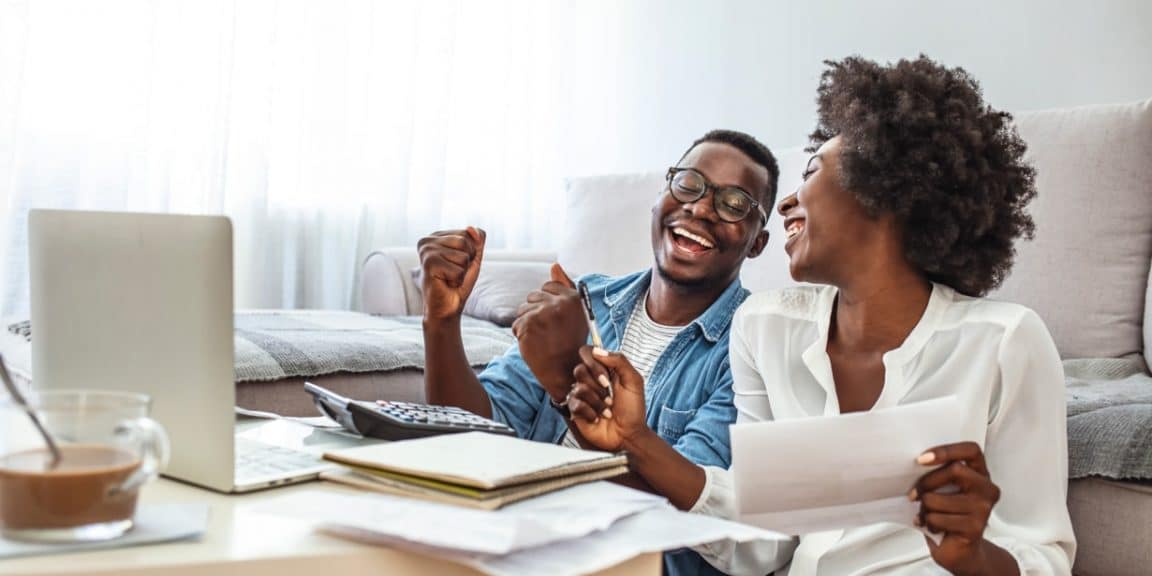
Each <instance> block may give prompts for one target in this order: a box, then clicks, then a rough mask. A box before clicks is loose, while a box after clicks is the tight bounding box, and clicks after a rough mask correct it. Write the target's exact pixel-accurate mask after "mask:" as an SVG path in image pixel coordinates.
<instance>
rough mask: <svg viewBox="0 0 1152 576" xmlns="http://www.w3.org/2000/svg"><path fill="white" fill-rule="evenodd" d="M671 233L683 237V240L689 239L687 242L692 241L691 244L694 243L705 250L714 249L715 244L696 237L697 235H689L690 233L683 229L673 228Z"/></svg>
mask: <svg viewBox="0 0 1152 576" xmlns="http://www.w3.org/2000/svg"><path fill="white" fill-rule="evenodd" d="M672 233H673V234H675V235H677V236H683V237H685V238H687V239H689V240H691V241H693V242H695V243H697V244H699V245H701V246H703V247H705V248H713V247H715V244H713V243H711V242H709V241H708V240H707V239H706V238H704V237H702V236H697V235H695V234H693V233H691V232H689V231H687V230H685V229H683V228H673V229H672Z"/></svg>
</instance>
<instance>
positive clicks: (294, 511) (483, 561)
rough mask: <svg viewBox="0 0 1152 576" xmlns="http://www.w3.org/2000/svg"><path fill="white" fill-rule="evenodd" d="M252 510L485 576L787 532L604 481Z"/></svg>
mask: <svg viewBox="0 0 1152 576" xmlns="http://www.w3.org/2000/svg"><path fill="white" fill-rule="evenodd" d="M257 511H259V512H263V513H266V514H274V515H277V516H288V517H292V518H297V519H300V520H305V521H308V522H310V523H312V524H314V525H315V526H316V527H317V529H319V530H321V531H323V532H326V533H329V534H333V535H337V536H340V537H344V538H349V539H353V540H356V541H358V542H363V543H368V544H377V545H386V546H396V547H399V548H404V549H408V550H414V551H417V552H421V553H425V554H430V555H434V556H436V557H439V558H447V559H450V560H453V561H456V562H459V563H462V564H466V565H469V566H473V567H475V568H477V569H479V570H481V571H482V572H485V573H488V574H499V575H504V574H509V575H512V574H515V575H517V576H523V575H531V574H547V575H549V576H565V575H569V574H571V575H574V574H587V573H589V572H595V571H597V570H602V569H605V568H608V567H610V566H613V565H615V564H618V563H620V562H622V561H624V560H627V559H629V558H632V557H633V556H636V555H638V554H642V553H646V552H656V551H660V550H671V549H676V548H681V547H685V546H695V545H698V544H704V543H707V542H716V541H721V540H732V541H735V542H747V541H751V540H762V541H787V540H789V538H788V537H787V536H785V535H782V534H779V533H774V532H770V531H767V530H762V529H759V528H755V527H752V526H745V525H741V524H736V523H734V522H728V521H725V520H720V519H717V518H711V517H708V516H704V515H702V514H690V513H687V512H680V511H677V510H675V509H673V508H672V507H671V506H670V505H669V504H668V503H667V501H666V500H665V499H664V498H662V497H660V496H656V495H653V494H648V493H645V492H640V491H637V490H633V489H631V488H626V487H624V486H619V485H616V484H612V483H609V482H593V483H590V484H584V485H581V486H575V487H571V488H567V489H564V490H561V491H558V492H554V493H551V494H547V495H545V496H541V497H539V498H533V499H531V500H526V501H524V502H519V503H517V504H513V505H510V506H507V507H505V508H503V509H501V510H495V511H484V510H468V509H465V508H460V507H457V506H448V505H443V504H437V503H435V502H423V501H420V500H412V499H408V498H397V497H394V496H389V495H385V494H356V493H341V492H332V491H322V490H314V491H302V492H298V493H295V494H290V495H285V496H281V497H279V498H276V499H273V500H270V501H268V502H265V503H263V504H262V505H260V506H259V507H258V508H257Z"/></svg>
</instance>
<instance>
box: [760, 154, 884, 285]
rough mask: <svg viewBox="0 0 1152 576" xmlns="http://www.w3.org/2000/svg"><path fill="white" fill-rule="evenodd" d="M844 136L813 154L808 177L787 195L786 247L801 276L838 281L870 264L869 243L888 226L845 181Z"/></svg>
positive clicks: (780, 206)
mask: <svg viewBox="0 0 1152 576" xmlns="http://www.w3.org/2000/svg"><path fill="white" fill-rule="evenodd" d="M840 145H841V139H840V137H839V136H837V137H835V138H832V139H831V140H828V141H827V142H825V143H824V144H823V145H822V146H820V149H818V150H817V151H816V153H815V154H814V155H813V156H812V158H810V159H809V160H808V165H807V167H806V168H805V169H804V181H803V182H802V183H801V184H800V187H799V188H797V189H796V191H795V192H793V193H792V194H790V195H788V196H786V197H784V199H782V200H780V203H779V204H778V205H777V210H778V211H779V212H780V214H781V215H782V216H783V217H784V238H785V243H784V250H785V251H786V252H787V253H788V258H789V265H788V267H789V271H790V272H791V274H792V278H793V279H795V280H797V281H800V282H812V283H818V284H835V285H839V284H841V282H842V281H843V279H844V277H845V274H851V273H852V272H853V271H854V270H859V269H860V268H861V267H865V266H868V265H869V254H868V247H869V246H870V245H873V244H874V243H873V240H875V239H876V238H877V235H878V234H879V233H881V231H882V229H883V228H885V226H884V224H883V223H882V222H881V220H880V219H877V218H874V217H871V216H869V215H868V213H867V212H866V211H865V210H864V207H863V206H861V205H860V202H859V201H857V200H856V197H855V196H854V195H853V194H852V193H851V192H849V191H848V190H845V189H844V188H843V187H842V186H841V185H840Z"/></svg>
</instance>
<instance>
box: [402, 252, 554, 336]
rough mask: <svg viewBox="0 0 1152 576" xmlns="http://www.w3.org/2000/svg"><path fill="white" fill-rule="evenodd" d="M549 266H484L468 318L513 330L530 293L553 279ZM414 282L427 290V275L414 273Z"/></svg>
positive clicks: (468, 305)
mask: <svg viewBox="0 0 1152 576" xmlns="http://www.w3.org/2000/svg"><path fill="white" fill-rule="evenodd" d="M551 269H552V264H551V263H549V262H484V265H483V266H481V267H480V277H479V278H477V279H476V286H475V287H473V288H472V295H471V296H469V297H468V302H466V303H464V314H466V315H468V316H471V317H473V318H479V319H481V320H487V321H489V322H492V323H493V324H497V325H500V326H511V325H512V322H513V321H514V320H516V309H517V308H518V307H519V306H520V305H521V304H523V303H524V299H525V298H526V297H527V296H528V293H529V292H531V291H533V290H536V289H538V288H540V286H543V285H544V283H545V282H547V281H548V280H549V279H550V278H551ZM412 281H413V282H415V283H416V286H417V287H418V288H420V289H421V290H423V289H424V271H423V269H421V268H420V267H416V268H413V269H412Z"/></svg>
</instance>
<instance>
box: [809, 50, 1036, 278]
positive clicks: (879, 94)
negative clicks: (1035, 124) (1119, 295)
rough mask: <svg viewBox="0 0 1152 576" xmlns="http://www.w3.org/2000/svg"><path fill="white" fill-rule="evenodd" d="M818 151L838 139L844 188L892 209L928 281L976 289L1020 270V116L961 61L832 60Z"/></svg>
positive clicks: (1029, 184)
mask: <svg viewBox="0 0 1152 576" xmlns="http://www.w3.org/2000/svg"><path fill="white" fill-rule="evenodd" d="M825 64H827V65H828V66H829V68H828V69H827V70H825V71H824V73H823V74H822V75H821V77H820V88H819V91H818V95H817V99H816V100H817V103H818V105H819V122H818V124H817V127H816V130H815V131H814V132H813V133H812V135H811V136H810V138H811V142H812V147H813V149H815V148H817V147H819V146H820V145H821V144H823V143H824V142H825V141H827V140H830V139H831V138H833V137H835V136H840V138H841V143H840V174H841V181H840V184H841V185H842V186H843V187H844V188H845V189H846V190H850V191H851V192H852V193H853V194H854V195H855V196H856V198H857V199H858V200H859V201H860V203H861V204H862V205H863V206H864V207H865V209H866V210H867V211H868V212H869V213H871V214H873V215H876V214H880V213H883V212H887V213H892V214H895V215H896V217H897V219H898V221H899V222H901V223H902V226H903V231H904V253H905V257H906V258H907V259H908V261H909V262H911V263H912V265H913V266H915V267H917V268H919V269H920V270H922V271H923V272H924V274H925V275H926V276H927V277H928V279H929V280H932V281H933V282H939V283H941V284H945V285H948V286H951V287H952V288H954V289H955V290H957V291H959V292H961V293H963V294H967V295H970V296H983V295H985V294H987V293H988V292H989V291H990V290H992V289H993V288H996V287H997V286H999V285H1000V283H1001V282H1002V281H1003V280H1004V278H1005V277H1007V275H1008V273H1009V272H1010V271H1011V269H1012V260H1013V258H1014V256H1015V254H1016V251H1015V249H1014V248H1013V244H1014V242H1015V241H1016V238H1018V237H1020V236H1023V237H1025V238H1029V239H1030V238H1031V237H1032V234H1033V231H1034V229H1035V226H1034V224H1033V222H1032V218H1031V216H1029V215H1028V213H1027V212H1026V211H1025V207H1026V206H1027V205H1028V203H1029V202H1030V201H1031V200H1032V198H1034V197H1035V196H1036V186H1035V171H1034V170H1033V169H1032V167H1031V166H1029V165H1028V164H1026V163H1025V162H1024V159H1023V157H1024V150H1025V146H1024V142H1023V141H1021V140H1020V137H1019V136H1018V135H1017V134H1016V131H1015V130H1014V129H1013V127H1012V125H1011V123H1010V122H1011V120H1012V116H1011V115H1010V114H1008V113H1006V112H998V111H996V110H993V109H992V108H991V107H989V106H988V105H986V104H985V103H984V101H983V99H982V96H981V92H980V86H979V85H978V84H977V83H976V81H975V80H973V79H972V77H971V76H969V75H968V73H967V72H965V71H964V70H963V69H962V68H945V67H944V66H941V65H940V64H937V63H936V62H933V61H932V60H930V59H928V58H927V57H925V56H923V55H921V56H920V57H919V58H918V59H916V60H900V61H899V62H897V63H896V64H894V65H887V66H881V65H879V64H877V63H875V62H872V61H869V60H865V59H863V58H860V57H857V56H853V57H849V58H846V59H844V60H841V61H838V62H836V61H827V62H825Z"/></svg>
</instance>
